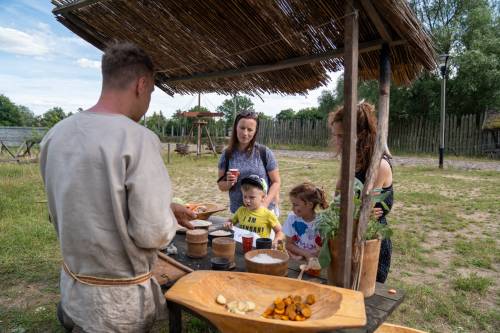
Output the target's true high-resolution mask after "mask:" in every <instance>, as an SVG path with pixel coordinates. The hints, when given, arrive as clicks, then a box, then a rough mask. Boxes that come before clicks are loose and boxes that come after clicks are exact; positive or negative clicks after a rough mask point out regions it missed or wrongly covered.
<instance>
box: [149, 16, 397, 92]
mask: <svg viewBox="0 0 500 333" xmlns="http://www.w3.org/2000/svg"><path fill="white" fill-rule="evenodd" d="M349 13H350V15H349V16H348V18H349V17H353V16H354V15H353V14H352V8H351V11H350V12H349ZM383 43H384V41H382V40H375V41H370V42H365V43H362V44H360V45H359V46H360V48H359V52H360V53H367V52H372V51H376V50H380V49H381V48H382V44H383ZM405 43H406V41H403V40H399V41H395V42H391V46H398V45H403V44H405ZM344 45H346V46H347V44H344ZM356 49H357V50H358V48H356ZM348 52H350V51H348V49H347V47H346V48H338V49H335V50H331V51H326V52H323V53H320V54H312V55H307V56H301V57H295V58H290V59H286V60H282V61H278V62H275V63H272V64H264V65H255V66H248V67H244V68H237V69H229V70H223V71H217V72H208V73H198V74H193V75H188V76H180V77H171V78H166V79H165V80H163V82H165V83H174V82H190V81H199V80H214V79H221V78H226V77H233V76H242V75H249V74H259V73H265V72H272V71H277V70H281V69H286V68H293V67H297V66H301V65H308V64H312V63H316V62H320V61H323V60H329V59H335V58H342V57H343V58H345V57H346V54H347V53H348ZM165 71H166V70H158V72H165Z"/></svg>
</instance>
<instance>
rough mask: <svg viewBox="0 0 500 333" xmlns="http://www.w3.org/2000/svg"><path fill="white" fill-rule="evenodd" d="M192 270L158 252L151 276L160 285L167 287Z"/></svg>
mask: <svg viewBox="0 0 500 333" xmlns="http://www.w3.org/2000/svg"><path fill="white" fill-rule="evenodd" d="M192 271H193V270H192V269H191V268H189V267H187V266H184V265H183V264H181V263H180V262H178V261H176V260H174V259H172V258H170V257H169V256H167V255H166V254H164V253H161V252H158V260H157V261H156V263H155V265H154V267H153V276H154V277H155V278H156V280H157V281H158V283H159V284H160V286H165V287H169V286H171V285H172V284H174V283H175V282H176V281H177V280H178V279H180V278H181V277H183V276H184V275H186V274H189V273H191V272H192Z"/></svg>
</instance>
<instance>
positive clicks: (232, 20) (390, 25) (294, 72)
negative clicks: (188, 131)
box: [52, 0, 435, 95]
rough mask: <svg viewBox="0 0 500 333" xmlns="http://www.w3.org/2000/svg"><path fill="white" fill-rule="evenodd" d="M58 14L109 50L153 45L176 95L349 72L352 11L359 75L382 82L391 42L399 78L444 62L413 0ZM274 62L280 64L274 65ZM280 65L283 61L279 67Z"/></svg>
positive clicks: (95, 5) (137, 4)
mask: <svg viewBox="0 0 500 333" xmlns="http://www.w3.org/2000/svg"><path fill="white" fill-rule="evenodd" d="M52 3H53V4H54V5H55V8H54V11H53V12H54V14H55V15H56V18H57V20H59V22H61V23H62V24H64V25H65V26H66V27H68V28H69V29H70V30H72V31H73V32H74V33H76V34H77V35H79V36H80V37H82V38H83V39H85V40H87V41H88V42H90V43H92V44H93V45H94V46H96V47H98V48H99V49H104V48H105V46H106V45H107V44H109V43H110V42H112V41H113V40H128V41H133V42H135V43H136V44H138V45H140V46H141V47H142V48H144V49H145V50H146V51H147V52H148V53H149V54H150V55H151V56H152V57H153V61H154V63H155V66H156V68H157V69H158V71H159V72H160V73H159V74H158V76H157V86H158V87H159V88H161V89H162V90H164V91H165V92H167V93H169V94H173V93H181V94H184V93H195V92H202V93H205V92H217V93H223V94H228V93H229V94H232V93H236V92H242V93H247V94H250V95H253V94H259V93H262V92H266V93H282V94H295V93H306V92H307V90H310V89H314V88H317V87H319V86H321V85H325V84H326V83H328V81H329V77H328V72H331V71H339V70H342V69H343V61H342V54H343V49H342V47H343V44H344V25H343V18H344V17H345V16H346V15H356V14H357V15H359V49H360V57H359V75H360V78H361V79H377V78H378V64H379V54H380V47H381V43H382V42H386V43H389V45H390V46H391V48H390V55H391V64H392V70H393V72H392V79H393V81H394V82H395V83H396V84H407V83H409V82H410V81H411V80H413V79H414V78H415V77H416V76H417V75H419V73H420V72H421V71H422V70H423V69H427V70H431V69H434V68H435V60H434V59H435V57H434V50H433V47H432V44H431V41H430V38H429V36H428V35H427V34H426V33H425V32H424V30H423V29H422V26H421V25H420V23H419V22H418V20H417V19H416V17H415V15H414V14H413V12H412V11H411V9H410V7H409V6H408V4H407V3H406V1H404V0H377V1H370V0H360V1H359V3H360V4H361V5H360V8H359V9H358V10H357V11H355V10H354V8H353V9H352V10H348V11H345V10H344V6H345V2H344V1H340V0H273V1H271V0H260V1H259V0H249V1H243V0H224V1H219V0H189V1H181V0H179V1H174V0H163V1H162V0H129V1H125V0H123V1H110V0H52ZM272 65H274V66H272ZM276 65H279V66H276Z"/></svg>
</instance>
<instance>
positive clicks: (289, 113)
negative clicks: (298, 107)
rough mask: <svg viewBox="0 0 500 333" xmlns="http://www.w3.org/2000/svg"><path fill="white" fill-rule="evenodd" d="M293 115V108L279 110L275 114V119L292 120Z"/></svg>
mask: <svg viewBox="0 0 500 333" xmlns="http://www.w3.org/2000/svg"><path fill="white" fill-rule="evenodd" d="M294 117H295V111H293V109H285V110H281V111H280V112H279V113H278V114H277V115H276V119H277V120H280V121H281V120H292V119H293V118H294Z"/></svg>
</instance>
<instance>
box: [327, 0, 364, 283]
mask: <svg viewBox="0 0 500 333" xmlns="http://www.w3.org/2000/svg"><path fill="white" fill-rule="evenodd" d="M344 8H345V9H344V10H345V13H346V14H349V13H351V12H352V8H355V7H354V0H347V1H346V2H345V7H344ZM344 27H345V31H344V45H345V54H344V120H343V124H342V125H343V129H344V137H343V145H342V164H341V176H340V177H341V190H340V193H341V200H340V228H339V239H340V243H341V244H342V246H341V248H340V251H339V252H340V253H339V261H338V262H336V263H335V264H336V265H337V266H338V267H336V268H335V270H334V271H335V272H337V273H336V274H333V276H332V277H331V281H329V283H332V284H334V285H336V286H340V287H344V288H349V287H350V286H351V264H352V260H351V256H352V237H353V234H352V232H353V218H352V214H353V210H354V204H353V181H354V169H355V166H356V145H355V142H356V106H357V103H358V56H359V55H358V38H359V31H358V28H359V27H358V16H357V15H348V16H346V17H345V19H344Z"/></svg>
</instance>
